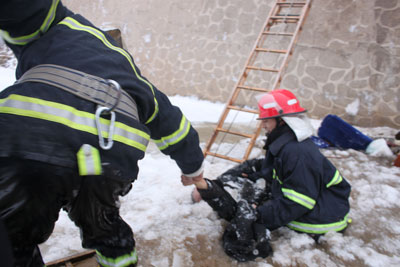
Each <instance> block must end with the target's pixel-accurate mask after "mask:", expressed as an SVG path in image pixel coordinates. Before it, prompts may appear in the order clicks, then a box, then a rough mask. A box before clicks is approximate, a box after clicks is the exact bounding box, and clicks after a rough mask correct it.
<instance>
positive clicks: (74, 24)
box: [58, 17, 158, 124]
mask: <svg viewBox="0 0 400 267" xmlns="http://www.w3.org/2000/svg"><path fill="white" fill-rule="evenodd" d="M58 24H62V25H65V26H67V27H69V28H71V29H73V30H78V31H85V32H87V33H89V34H91V35H93V36H95V37H96V38H98V39H99V40H100V41H101V42H102V43H103V44H104V45H105V46H107V47H108V48H110V49H111V50H114V51H116V52H118V53H120V54H121V55H123V56H124V57H125V58H126V59H127V60H128V62H129V64H130V65H131V67H132V69H133V71H134V72H135V75H136V77H137V78H138V79H139V80H141V81H142V82H144V83H145V84H147V85H148V86H149V87H150V89H151V92H152V93H153V96H154V106H155V109H154V112H153V114H152V115H151V116H150V118H149V119H148V120H147V121H146V124H147V123H149V122H151V121H152V120H153V119H154V117H155V116H156V115H157V113H158V102H157V99H156V98H155V93H154V89H153V85H152V84H151V83H149V82H148V81H147V80H146V79H144V78H143V77H141V76H140V75H139V74H138V72H137V70H136V68H135V64H133V61H132V58H131V56H130V55H129V53H128V52H126V51H125V50H124V49H122V48H120V47H117V46H114V45H112V44H111V43H110V42H109V41H108V40H107V38H106V37H105V36H104V34H103V33H102V32H101V31H99V30H97V29H95V28H93V27H90V26H86V25H83V24H81V23H79V22H78V21H76V20H75V19H73V18H71V17H66V18H65V19H64V20H63V21H61V22H59V23H58Z"/></svg>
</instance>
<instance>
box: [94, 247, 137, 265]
mask: <svg viewBox="0 0 400 267" xmlns="http://www.w3.org/2000/svg"><path fill="white" fill-rule="evenodd" d="M96 257H97V262H98V263H99V264H101V266H104V267H125V266H129V265H134V264H136V263H137V261H138V257H137V253H136V248H135V249H134V250H133V251H132V252H131V253H129V254H125V255H123V256H119V257H117V258H108V257H105V256H103V255H102V254H101V253H100V252H99V251H98V250H96Z"/></svg>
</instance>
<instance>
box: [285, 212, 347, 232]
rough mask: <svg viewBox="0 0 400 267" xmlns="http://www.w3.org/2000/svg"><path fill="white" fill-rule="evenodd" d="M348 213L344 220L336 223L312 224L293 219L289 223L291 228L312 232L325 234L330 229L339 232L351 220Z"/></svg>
mask: <svg viewBox="0 0 400 267" xmlns="http://www.w3.org/2000/svg"><path fill="white" fill-rule="evenodd" d="M347 217H348V214H347V215H346V216H345V217H344V219H343V220H341V221H339V222H336V223H328V224H310V223H302V222H296V221H292V222H290V223H288V224H287V226H288V227H289V228H290V229H293V230H295V231H299V232H303V233H310V234H325V233H327V232H329V231H335V232H339V231H342V230H343V229H345V228H346V227H347V225H348V223H349V222H350V220H349V219H348V218H347Z"/></svg>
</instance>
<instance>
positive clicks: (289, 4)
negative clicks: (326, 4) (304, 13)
mask: <svg viewBox="0 0 400 267" xmlns="http://www.w3.org/2000/svg"><path fill="white" fill-rule="evenodd" d="M276 4H277V5H280V6H304V5H306V4H307V3H306V2H293V3H290V2H278V3H276Z"/></svg>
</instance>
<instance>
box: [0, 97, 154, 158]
mask: <svg viewBox="0 0 400 267" xmlns="http://www.w3.org/2000/svg"><path fill="white" fill-rule="evenodd" d="M0 113H6V114H13V115H19V116H25V117H31V118H37V119H42V120H47V121H52V122H56V123H60V124H63V125H64V126H67V127H70V128H72V129H75V130H79V131H82V132H87V133H90V134H93V135H98V134H97V128H96V123H95V115H94V114H92V113H89V112H85V111H80V110H77V109H75V108H73V107H71V106H67V105H64V104H60V103H56V102H51V101H46V100H42V99H38V98H33V97H27V96H21V95H15V94H11V95H9V96H8V97H7V98H3V99H0ZM100 124H101V126H100V127H101V130H102V131H101V132H102V135H103V137H105V138H106V137H108V130H107V129H108V126H109V125H110V120H107V119H104V118H101V119H100ZM114 126H115V131H114V135H113V140H114V141H117V142H120V143H123V144H125V145H128V146H131V147H134V148H137V149H139V150H141V151H143V152H145V151H146V147H147V144H148V142H149V140H150V136H149V134H147V133H146V132H143V131H141V130H138V129H136V128H133V127H130V126H128V125H126V124H123V123H121V122H115V124H114Z"/></svg>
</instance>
